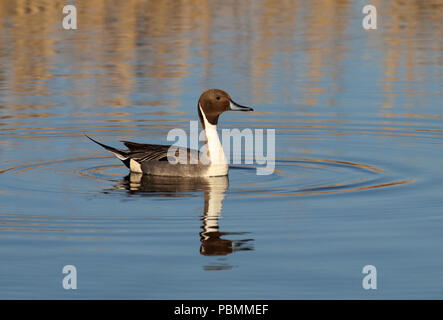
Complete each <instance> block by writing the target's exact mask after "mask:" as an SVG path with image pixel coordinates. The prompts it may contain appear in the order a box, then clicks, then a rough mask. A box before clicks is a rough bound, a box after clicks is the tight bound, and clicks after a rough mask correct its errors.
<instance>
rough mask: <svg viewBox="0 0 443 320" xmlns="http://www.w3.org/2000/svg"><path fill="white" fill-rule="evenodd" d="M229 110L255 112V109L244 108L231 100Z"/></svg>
mask: <svg viewBox="0 0 443 320" xmlns="http://www.w3.org/2000/svg"><path fill="white" fill-rule="evenodd" d="M229 110H231V111H254V109H252V108H249V107H246V106H242V105H240V104H238V103H235V102H234V101H232V100H230V104H229Z"/></svg>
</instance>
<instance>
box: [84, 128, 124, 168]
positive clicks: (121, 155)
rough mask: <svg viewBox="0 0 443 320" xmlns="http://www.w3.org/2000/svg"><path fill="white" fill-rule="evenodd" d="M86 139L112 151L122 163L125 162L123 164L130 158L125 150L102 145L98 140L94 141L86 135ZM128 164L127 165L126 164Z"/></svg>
mask: <svg viewBox="0 0 443 320" xmlns="http://www.w3.org/2000/svg"><path fill="white" fill-rule="evenodd" d="M85 136H86V138H88V139H89V140H91V141H93V142H95V143H96V144H98V145H99V146H102V147H103V148H105V149H106V150H108V151H111V152H112V153H113V154H114V155H115V156H116V157H117V158H119V159H120V160H121V161H123V163H125V161H127V160H128V156H127V154H126V151H124V150H119V149H116V148H113V147H110V146H107V145H106V144H103V143H100V142H98V141H97V140H94V139H92V138H91V137H90V136H88V135H86V134H85ZM125 164H126V163H125Z"/></svg>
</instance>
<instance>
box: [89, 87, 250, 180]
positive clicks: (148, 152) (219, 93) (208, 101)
mask: <svg viewBox="0 0 443 320" xmlns="http://www.w3.org/2000/svg"><path fill="white" fill-rule="evenodd" d="M197 108H198V116H199V118H200V123H201V124H202V126H203V129H204V132H205V135H206V143H205V149H204V150H205V151H206V152H199V151H198V150H193V149H189V148H182V147H174V149H173V148H171V146H167V145H158V144H140V143H135V142H129V141H122V142H123V143H124V145H125V146H126V147H127V148H128V149H126V150H120V149H116V148H113V147H110V146H107V145H104V144H102V143H100V142H98V141H96V140H94V139H92V138H90V137H88V136H87V137H88V138H89V139H91V140H92V141H94V142H95V143H97V144H99V145H101V146H102V147H103V148H105V149H107V150H109V151H111V152H112V153H113V154H114V155H115V156H116V157H117V158H118V159H120V160H121V161H122V162H123V163H124V164H125V165H126V166H127V167H128V168H129V169H130V171H131V172H134V173H144V174H148V175H157V176H177V177H212V176H225V175H227V174H228V169H229V166H228V162H227V159H226V156H225V153H224V151H223V147H222V144H221V142H220V139H219V137H218V133H217V123H218V117H219V116H220V115H221V114H222V113H223V112H225V111H230V110H232V111H254V110H253V109H252V108H249V107H245V106H242V105H239V104H237V103H235V102H234V101H233V100H232V99H231V97H230V96H229V94H227V93H226V92H225V91H223V90H220V89H210V90H207V91H205V92H203V93H202V95H201V96H200V99H199V100H198V105H197ZM171 151H172V152H171Z"/></svg>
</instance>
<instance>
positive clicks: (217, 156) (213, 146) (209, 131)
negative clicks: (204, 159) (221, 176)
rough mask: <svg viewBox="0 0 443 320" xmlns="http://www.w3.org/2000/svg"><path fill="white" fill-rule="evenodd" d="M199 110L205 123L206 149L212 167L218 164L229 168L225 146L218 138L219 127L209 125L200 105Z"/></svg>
mask: <svg viewBox="0 0 443 320" xmlns="http://www.w3.org/2000/svg"><path fill="white" fill-rule="evenodd" d="M199 108H200V112H201V114H202V118H203V122H204V127H205V135H206V147H207V148H208V154H209V160H210V161H211V165H214V164H218V165H224V166H227V165H228V161H227V160H226V156H225V152H224V151H223V146H222V144H221V142H220V139H219V137H218V133H217V125H215V124H211V123H209V121H208V119H206V116H205V114H204V112H203V110H202V108H201V106H200V105H199Z"/></svg>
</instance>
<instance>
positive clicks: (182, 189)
mask: <svg viewBox="0 0 443 320" xmlns="http://www.w3.org/2000/svg"><path fill="white" fill-rule="evenodd" d="M228 184H229V183H228V177H227V176H220V177H195V178H183V177H166V176H151V175H143V174H140V173H131V174H129V175H128V176H126V177H125V178H124V179H123V181H121V182H120V183H119V184H118V186H116V188H119V189H120V188H125V189H126V190H128V192H129V193H130V194H138V195H144V196H164V197H188V196H189V194H190V193H194V192H203V194H204V210H203V215H202V218H201V220H202V226H201V229H202V231H201V232H200V242H201V246H200V254H202V255H205V256H224V255H228V254H231V253H233V252H236V251H244V250H253V246H252V244H251V241H253V239H242V240H228V239H223V238H222V236H229V235H237V236H239V235H243V234H246V232H220V231H219V218H220V214H221V211H222V208H223V200H224V199H225V192H226V190H227V189H228Z"/></svg>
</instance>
